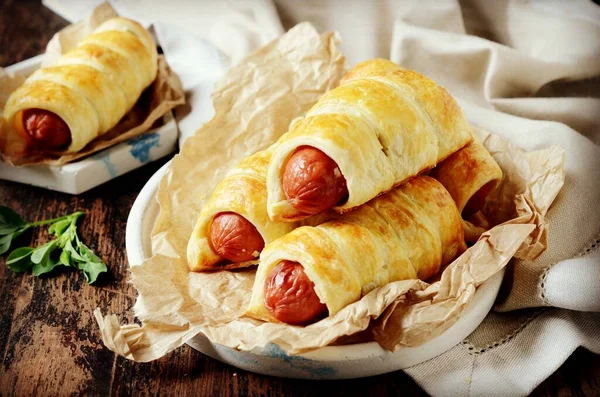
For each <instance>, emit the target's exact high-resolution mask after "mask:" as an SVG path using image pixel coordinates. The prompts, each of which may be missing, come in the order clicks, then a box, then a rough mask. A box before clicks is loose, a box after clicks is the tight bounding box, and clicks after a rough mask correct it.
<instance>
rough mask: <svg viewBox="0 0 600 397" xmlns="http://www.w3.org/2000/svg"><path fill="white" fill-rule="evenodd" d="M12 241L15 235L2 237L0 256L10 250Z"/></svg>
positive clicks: (0, 238) (0, 239)
mask: <svg viewBox="0 0 600 397" xmlns="http://www.w3.org/2000/svg"><path fill="white" fill-rule="evenodd" d="M12 239H13V233H11V234H7V235H6V236H2V237H0V255H2V254H4V253H5V252H6V251H8V250H9V249H10V243H11V242H12Z"/></svg>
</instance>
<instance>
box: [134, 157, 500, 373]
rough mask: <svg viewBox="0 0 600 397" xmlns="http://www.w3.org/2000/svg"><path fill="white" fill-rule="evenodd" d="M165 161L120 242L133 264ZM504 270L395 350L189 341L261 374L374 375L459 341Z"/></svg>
mask: <svg viewBox="0 0 600 397" xmlns="http://www.w3.org/2000/svg"><path fill="white" fill-rule="evenodd" d="M169 164H170V163H167V164H165V165H164V166H163V167H162V168H161V169H160V170H158V171H157V172H156V174H154V175H153V176H152V178H150V180H149V181H148V183H146V185H145V186H144V188H143V189H142V191H141V192H140V194H139V195H138V197H137V199H136V201H135V203H134V204H133V207H132V208H131V212H130V213H129V218H128V220H127V230H126V237H125V245H126V249H127V257H128V260H129V263H130V265H132V266H137V265H139V264H141V263H142V262H143V261H144V260H145V259H147V258H149V257H150V256H151V255H152V244H151V239H150V234H151V232H152V228H153V226H154V222H155V221H156V219H157V217H158V213H159V206H158V202H157V201H156V198H155V197H156V190H157V188H158V185H159V183H160V180H161V178H162V175H163V173H164V172H165V170H166V168H167V167H168V166H169ZM503 275H504V270H503V271H502V272H499V273H498V274H496V275H495V276H494V277H492V278H491V279H489V280H488V281H486V282H485V283H483V284H482V285H481V286H479V288H477V291H476V293H475V297H474V299H473V301H472V302H471V304H470V305H469V306H468V307H467V308H466V309H465V312H464V313H463V315H462V316H461V317H460V319H459V320H458V321H457V322H456V323H455V324H454V325H453V326H452V327H450V328H449V329H448V330H447V331H446V332H444V333H443V334H442V335H440V336H439V337H437V338H435V339H433V340H431V341H430V342H428V343H426V344H424V345H422V346H419V347H414V348H403V349H400V350H398V351H397V352H395V353H391V352H389V351H386V350H384V349H383V348H381V347H380V346H379V345H378V344H377V343H375V342H371V343H360V344H355V345H347V346H327V347H323V348H321V349H318V350H314V351H312V352H310V353H306V354H302V355H298V356H288V355H286V354H285V353H284V352H283V351H282V350H281V349H280V348H279V347H278V346H277V345H268V346H266V347H265V348H264V349H257V350H253V351H250V352H246V351H238V350H235V349H231V348H228V347H225V346H222V345H219V344H216V343H213V342H211V341H210V340H209V339H208V338H207V337H205V336H204V335H202V334H199V335H197V336H196V337H194V338H193V339H192V340H191V341H189V342H188V344H189V345H190V346H191V347H192V348H194V349H196V350H198V351H200V352H202V353H204V354H206V355H207V356H210V357H212V358H214V359H216V360H219V361H222V362H225V363H227V364H230V365H233V366H234V367H238V368H241V369H244V370H247V371H251V372H256V373H260V374H265V375H272V376H280V377H286V378H299V379H349V378H360V377H365V376H372V375H379V374H383V373H387V372H392V371H396V370H399V369H403V368H408V367H410V366H413V365H416V364H419V363H422V362H424V361H427V360H429V359H431V358H433V357H436V356H438V355H440V354H442V353H444V352H445V351H447V350H448V349H450V348H452V347H453V346H455V345H456V344H457V343H460V342H461V341H462V340H463V339H464V338H465V337H467V336H468V335H469V334H470V333H471V332H473V331H474V330H475V328H477V326H478V325H479V324H480V323H481V322H482V321H483V319H484V318H485V316H486V315H487V313H488V312H489V311H490V309H491V308H492V305H493V303H494V300H495V299H496V295H497V294H498V290H499V289H500V284H501V282H502V276H503Z"/></svg>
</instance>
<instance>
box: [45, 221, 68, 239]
mask: <svg viewBox="0 0 600 397" xmlns="http://www.w3.org/2000/svg"><path fill="white" fill-rule="evenodd" d="M70 225H71V220H70V219H68V218H67V219H63V220H62V221H58V222H56V223H53V224H52V225H50V228H48V233H52V234H54V235H55V236H56V237H60V236H61V235H62V234H63V233H64V232H65V230H67V228H68V227H69V226H70Z"/></svg>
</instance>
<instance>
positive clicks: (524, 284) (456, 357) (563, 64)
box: [45, 0, 600, 396]
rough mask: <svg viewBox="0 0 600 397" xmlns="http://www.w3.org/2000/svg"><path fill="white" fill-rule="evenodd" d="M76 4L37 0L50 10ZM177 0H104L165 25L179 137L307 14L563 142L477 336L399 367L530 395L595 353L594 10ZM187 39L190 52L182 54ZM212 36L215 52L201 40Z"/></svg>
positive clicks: (492, 118)
mask: <svg viewBox="0 0 600 397" xmlns="http://www.w3.org/2000/svg"><path fill="white" fill-rule="evenodd" d="M88 1H90V3H94V1H96V0H88ZM71 2H72V0H45V3H46V4H49V3H52V4H53V7H52V8H53V9H55V10H58V9H59V8H62V7H60V5H63V6H64V5H67V4H68V3H71ZM183 3H184V1H183V0H179V1H175V2H174V3H173V2H170V3H164V4H163V3H160V2H151V1H150V0H131V1H128V2H125V1H119V0H114V1H112V2H111V4H113V6H115V8H116V9H117V10H118V11H119V12H121V13H123V14H124V15H126V16H130V17H133V18H143V19H145V20H148V21H157V20H160V21H161V23H156V24H155V27H156V33H157V37H158V39H159V42H160V43H161V44H162V45H163V47H164V50H165V55H166V58H167V61H168V62H169V64H170V65H172V67H173V68H174V69H175V70H176V72H177V73H178V74H179V76H180V77H181V80H182V83H183V85H184V87H185V88H187V89H188V90H190V91H189V92H188V95H191V96H192V97H193V98H194V100H192V101H190V103H191V104H192V105H193V107H192V109H193V112H191V113H189V115H188V116H187V117H189V118H188V119H185V118H181V119H180V129H181V130H182V132H183V133H185V132H184V131H183V130H185V131H193V130H195V128H197V127H198V126H199V123H201V122H205V121H207V120H208V119H209V118H210V117H211V114H210V111H208V110H207V109H208V107H207V106H206V105H207V104H208V103H210V97H209V95H208V93H209V92H210V88H211V87H212V85H211V84H212V82H213V81H214V80H215V79H216V76H218V75H219V73H222V71H223V70H224V68H225V67H227V65H229V64H235V63H236V62H237V61H239V60H240V59H242V58H243V56H244V55H246V54H247V53H249V52H250V51H251V50H253V49H256V48H258V47H259V46H261V45H263V44H265V43H266V42H268V41H270V40H271V39H272V38H274V37H275V36H277V35H278V34H279V33H281V32H282V31H283V29H282V26H283V28H284V29H285V30H287V29H289V28H290V27H292V26H294V25H295V24H297V23H298V22H300V21H303V20H308V21H310V22H312V23H313V24H314V25H315V26H317V27H318V28H319V29H320V30H322V31H325V30H332V29H335V30H338V31H339V32H340V33H341V37H342V39H343V44H342V49H343V50H344V52H345V54H346V56H347V58H348V64H349V65H348V66H353V65H354V64H355V63H357V62H360V61H363V60H366V59H369V58H373V57H387V58H391V59H392V60H393V61H395V62H397V63H399V64H400V65H402V66H404V67H406V68H408V69H414V70H416V71H418V72H420V73H423V74H425V75H427V76H428V77H430V78H431V79H433V80H434V81H435V82H437V83H439V84H441V85H443V86H445V87H446V88H447V89H448V91H449V92H450V93H451V94H453V95H454V96H455V97H456V98H458V100H459V103H460V105H461V107H462V108H463V110H464V112H465V115H466V116H467V118H468V119H469V121H470V122H471V123H473V124H475V125H478V126H480V127H482V128H484V129H486V130H488V131H490V132H493V133H495V134H499V135H502V136H504V137H506V138H508V139H509V140H510V141H511V142H512V143H514V144H516V145H518V146H520V147H522V148H524V149H525V150H535V149H541V148H544V147H548V146H550V145H558V146H560V147H562V148H564V149H565V152H566V164H565V168H566V173H567V177H566V182H565V185H564V187H563V189H562V191H561V192H560V194H559V196H558V197H557V199H556V201H555V202H554V205H553V206H552V207H551V208H550V210H549V212H548V213H547V218H548V220H549V224H550V232H549V235H548V249H547V250H546V251H545V252H544V253H543V254H542V255H541V256H539V257H538V258H537V259H535V260H521V259H519V260H515V261H514V262H513V265H512V267H511V268H509V269H508V270H509V271H507V275H506V277H505V280H504V281H505V282H504V285H503V289H502V292H501V296H500V297H499V299H498V301H497V302H496V306H495V311H493V312H491V313H490V314H489V315H488V316H487V318H486V319H485V320H484V322H483V323H482V324H481V325H480V326H479V328H478V329H477V330H476V331H475V332H474V333H473V334H471V335H470V336H469V337H468V338H467V339H465V340H464V341H463V342H462V343H460V344H459V345H457V346H455V347H454V348H452V349H451V350H449V351H447V352H446V353H444V354H442V355H440V356H438V357H436V358H434V359H432V360H429V361H427V362H425V363H422V364H419V365H416V366H414V367H411V368H409V369H407V370H406V372H407V373H408V374H409V375H410V376H411V377H413V378H414V379H415V381H416V382H417V383H419V384H420V385H421V386H422V387H423V388H424V389H425V390H426V391H427V392H428V393H430V394H432V395H456V396H461V395H462V396H467V395H495V396H496V395H506V396H519V395H525V394H528V393H529V392H531V391H532V390H533V389H534V388H535V387H536V386H537V385H538V384H539V383H540V382H542V380H544V379H545V378H546V377H548V376H549V375H550V374H551V373H552V372H553V371H555V370H556V369H557V368H558V367H559V366H560V365H561V364H562V363H563V362H564V360H566V358H567V357H568V356H569V355H570V354H571V353H572V352H573V350H575V349H576V348H577V347H578V346H583V347H585V348H587V349H589V350H591V351H593V352H596V353H600V334H599V333H598V332H597V330H598V329H600V299H599V298H600V281H599V280H600V277H599V276H600V211H597V205H598V202H600V178H598V169H600V167H599V166H600V147H599V146H598V145H599V144H600V94H599V93H600V79H599V78H598V77H600V23H599V22H598V21H600V7H598V6H597V5H595V4H593V3H592V2H588V1H584V0H573V1H570V2H560V1H557V0H553V1H544V2H541V1H525V0H498V1H495V2H476V1H474V0H465V1H460V3H459V2H458V1H457V0H454V1H450V0H448V1H444V2H440V1H436V0H433V1H426V2H424V1H418V2H417V1H401V0H381V1H377V2H359V1H352V2H348V1H344V0H331V1H328V2H324V1H323V2H317V1H310V2H297V1H293V0H275V3H273V2H271V1H268V0H264V1H258V0H257V1H251V2H248V3H246V2H244V3H242V2H227V3H219V4H220V5H219V6H215V4H216V3H206V2H195V3H193V4H192V3H191V2H185V4H183ZM57 4H58V5H59V6H58V8H57ZM174 4H175V5H174ZM277 13H278V14H279V16H278V15H277ZM190 15H193V16H194V18H191V17H190ZM196 17H198V18H203V19H202V20H203V21H204V22H206V23H198V21H197V20H196ZM174 22H176V23H177V27H174V26H172V25H173V23H174ZM184 32H185V33H184ZM186 34H189V35H190V37H193V38H189V39H188V38H187V37H184V36H185V35H186ZM200 40H204V41H200ZM194 41H196V42H197V43H202V44H201V45H200V46H199V47H198V48H199V49H198V51H196V50H193V51H192V50H190V48H192V47H194V45H193V42H194ZM209 43H210V45H212V47H214V48H217V49H219V51H220V53H221V54H223V56H221V55H217V54H219V53H218V52H216V51H215V50H214V48H213V49H210V50H209V49H207V48H209V47H203V46H208V45H209ZM200 47H203V48H202V49H200ZM186 57H193V58H186ZM207 60H209V61H207ZM189 63H194V66H195V67H196V68H198V67H200V68H201V70H202V73H195V70H192V69H188V67H189V66H188V64H189ZM194 87H201V89H199V91H194ZM196 95H197V96H198V98H195V96H196ZM196 99H197V102H196V101H195V100H196ZM197 112H198V114H196V113H197ZM518 309H520V310H518ZM594 312H595V313H594Z"/></svg>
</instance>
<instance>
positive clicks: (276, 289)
mask: <svg viewBox="0 0 600 397" xmlns="http://www.w3.org/2000/svg"><path fill="white" fill-rule="evenodd" d="M465 248H466V247H465V243H464V238H463V226H462V221H461V218H460V214H459V212H458V210H457V208H456V205H455V204H454V201H453V200H452V197H451V196H450V194H448V192H447V191H446V189H444V187H443V186H442V185H441V184H440V183H439V182H438V181H436V180H435V179H433V178H430V177H428V176H417V177H414V178H411V179H410V180H408V181H407V182H405V183H404V184H403V185H401V186H400V187H398V188H396V189H394V190H392V191H390V192H388V193H386V194H384V195H382V196H379V197H377V198H376V199H374V200H371V201H369V202H368V203H366V204H364V205H362V206H360V207H358V208H357V209H356V210H354V211H352V212H348V213H346V214H343V215H337V216H335V218H334V219H333V220H330V221H327V222H325V223H323V224H321V225H318V226H316V227H311V226H302V227H299V228H297V229H295V230H293V231H292V232H290V233H288V234H286V235H285V236H283V237H281V238H279V239H277V240H275V241H273V242H271V243H269V244H267V245H266V246H265V248H264V250H263V251H262V253H261V257H260V265H259V266H258V270H257V273H256V279H255V283H254V287H253V290H252V297H251V301H250V305H249V307H248V310H247V315H249V316H251V317H254V318H257V319H261V320H266V321H281V322H286V323H289V324H295V325H304V324H308V323H311V322H314V321H316V320H318V319H319V318H322V317H324V316H327V315H334V314H335V313H337V312H338V311H340V310H341V309H343V308H344V307H345V306H347V305H348V304H350V303H353V302H356V301H358V300H359V299H360V298H361V297H362V296H364V295H365V294H367V293H368V292H369V291H371V290H373V289H375V288H378V287H381V286H383V285H385V284H387V283H389V282H392V281H398V280H404V279H414V278H420V279H423V280H426V279H428V278H430V277H431V276H433V275H435V274H436V273H437V272H438V270H439V269H440V267H441V266H443V265H445V264H447V263H449V262H450V261H452V260H453V259H454V258H455V257H456V256H457V255H458V254H460V253H462V252H463V251H464V249H465Z"/></svg>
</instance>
